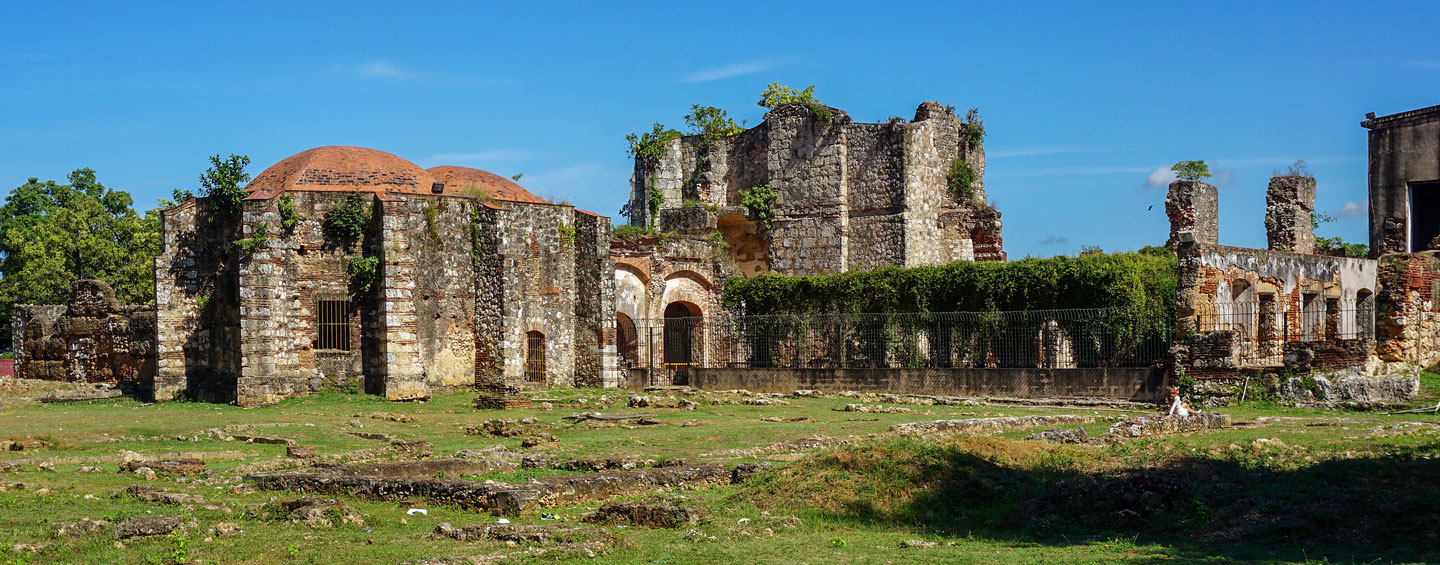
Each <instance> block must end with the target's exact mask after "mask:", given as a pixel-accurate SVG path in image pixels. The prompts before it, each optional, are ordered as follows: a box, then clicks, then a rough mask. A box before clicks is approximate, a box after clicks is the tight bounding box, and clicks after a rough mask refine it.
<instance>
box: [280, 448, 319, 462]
mask: <svg viewBox="0 0 1440 565" xmlns="http://www.w3.org/2000/svg"><path fill="white" fill-rule="evenodd" d="M285 455H288V456H290V457H294V458H296V459H310V458H312V457H315V456H316V455H319V453H317V452H316V451H315V446H313V445H292V446H289V447H287V448H285Z"/></svg>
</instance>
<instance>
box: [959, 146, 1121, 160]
mask: <svg viewBox="0 0 1440 565" xmlns="http://www.w3.org/2000/svg"><path fill="white" fill-rule="evenodd" d="M1095 151H1098V150H1096V149H1084V148H1079V147H1050V148H1044V149H1012V150H1009V151H986V152H985V158H986V159H1008V158H1011V157H1034V156H1037V155H1059V154H1061V153H1091V152H1095Z"/></svg>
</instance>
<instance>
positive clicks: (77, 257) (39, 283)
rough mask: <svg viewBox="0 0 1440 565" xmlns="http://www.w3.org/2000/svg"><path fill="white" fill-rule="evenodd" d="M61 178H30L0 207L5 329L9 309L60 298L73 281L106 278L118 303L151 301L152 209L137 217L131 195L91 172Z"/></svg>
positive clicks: (0, 313)
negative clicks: (62, 180)
mask: <svg viewBox="0 0 1440 565" xmlns="http://www.w3.org/2000/svg"><path fill="white" fill-rule="evenodd" d="M68 180H69V182H70V184H59V183H57V182H55V181H53V180H52V181H45V182H40V180H39V179H37V178H31V179H29V180H28V181H27V182H26V183H25V184H23V185H21V186H19V187H17V188H15V189H14V190H12V191H11V192H10V195H9V196H8V197H7V198H6V199H5V204H4V205H3V206H0V324H3V325H0V331H8V330H9V329H10V310H11V307H12V306H14V305H15V304H60V303H64V302H65V301H66V300H68V299H69V297H70V285H71V283H72V282H74V281H75V280H77V279H86V278H90V279H100V280H103V281H105V282H107V283H110V285H111V286H113V287H114V288H115V294H116V297H117V298H119V299H120V300H121V301H123V302H132V303H148V302H153V301H154V299H155V264H154V257H155V256H156V255H158V254H159V252H160V216H159V214H158V213H156V212H154V211H151V212H150V213H147V214H146V215H145V216H144V217H142V216H140V215H139V214H136V213H135V210H134V208H133V204H134V201H133V199H131V197H130V195H129V194H128V193H126V192H124V191H118V190H111V189H109V188H106V187H105V186H104V185H102V184H100V183H99V181H97V180H96V178H95V171H94V170H91V169H77V170H76V171H74V172H72V173H70V175H69V177H68Z"/></svg>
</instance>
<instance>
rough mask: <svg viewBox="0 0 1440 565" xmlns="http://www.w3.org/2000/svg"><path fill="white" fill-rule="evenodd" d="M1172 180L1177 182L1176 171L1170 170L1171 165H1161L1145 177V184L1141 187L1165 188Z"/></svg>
mask: <svg viewBox="0 0 1440 565" xmlns="http://www.w3.org/2000/svg"><path fill="white" fill-rule="evenodd" d="M1172 182H1175V171H1172V170H1170V166H1169V165H1160V166H1159V167H1155V168H1154V169H1151V170H1150V174H1149V175H1147V176H1146V177H1145V184H1142V185H1140V186H1141V188H1165V187H1168V186H1170V183H1172Z"/></svg>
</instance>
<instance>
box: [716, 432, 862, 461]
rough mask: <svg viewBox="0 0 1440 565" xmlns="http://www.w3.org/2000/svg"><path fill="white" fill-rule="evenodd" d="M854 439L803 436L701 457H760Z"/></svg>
mask: <svg viewBox="0 0 1440 565" xmlns="http://www.w3.org/2000/svg"><path fill="white" fill-rule="evenodd" d="M854 441H855V439H853V438H838V437H810V438H802V439H790V440H785V441H780V442H775V443H772V444H770V445H766V446H760V447H742V448H737V449H721V450H717V451H711V452H707V453H702V454H701V455H700V456H701V457H725V458H733V457H759V456H761V455H765V454H769V453H794V452H799V451H809V450H812V449H820V448H824V447H834V446H837V445H845V444H848V443H852V442H854Z"/></svg>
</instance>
